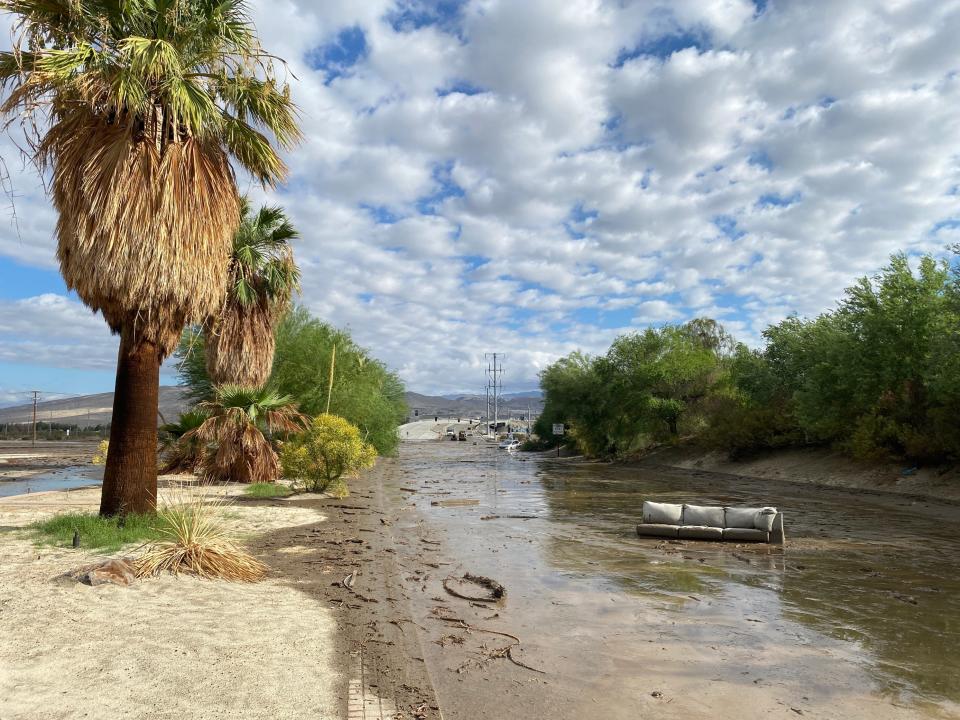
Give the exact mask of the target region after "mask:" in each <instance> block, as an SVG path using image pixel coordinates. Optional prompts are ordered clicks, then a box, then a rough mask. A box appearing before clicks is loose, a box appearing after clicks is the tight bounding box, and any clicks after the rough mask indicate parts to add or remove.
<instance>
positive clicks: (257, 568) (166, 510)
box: [134, 496, 267, 582]
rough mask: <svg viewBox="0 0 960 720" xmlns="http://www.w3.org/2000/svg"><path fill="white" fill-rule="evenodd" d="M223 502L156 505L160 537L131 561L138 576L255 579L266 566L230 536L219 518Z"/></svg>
mask: <svg viewBox="0 0 960 720" xmlns="http://www.w3.org/2000/svg"><path fill="white" fill-rule="evenodd" d="M223 505H224V503H223V501H222V500H217V499H206V500H205V499H204V498H203V497H202V496H201V497H196V498H193V499H189V500H185V501H181V502H174V503H172V504H170V505H163V506H160V507H159V508H157V522H158V525H157V531H158V532H159V533H160V535H161V537H162V539H161V540H157V541H155V542H152V543H150V544H148V545H146V546H145V548H144V551H143V553H142V554H141V555H140V556H139V557H138V558H137V559H136V560H135V561H134V568H135V570H136V574H137V576H138V577H151V576H156V575H160V574H161V573H164V572H170V573H172V574H174V575H179V574H180V573H189V574H191V575H197V576H199V577H202V578H208V579H215V578H216V579H221V580H234V581H238V582H256V581H257V580H260V579H261V578H263V575H264V573H265V572H266V570H267V566H266V565H264V564H263V563H262V562H260V561H259V560H257V559H256V558H255V557H253V556H252V555H250V553H248V552H247V551H246V550H244V549H243V548H242V547H240V545H239V544H238V543H237V542H236V541H235V540H234V539H233V538H232V537H231V536H230V534H229V533H228V532H227V530H226V529H225V528H224V527H223V524H222V521H221V520H220V517H219V515H220V511H221V508H222V507H223Z"/></svg>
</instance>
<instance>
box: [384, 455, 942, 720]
mask: <svg viewBox="0 0 960 720" xmlns="http://www.w3.org/2000/svg"><path fill="white" fill-rule="evenodd" d="M394 462H396V463H397V465H398V468H397V469H398V470H399V472H397V473H394V474H393V475H392V477H394V480H392V481H390V482H387V483H386V484H385V487H384V491H385V493H386V495H387V497H388V498H389V499H390V501H391V503H392V504H393V505H394V506H395V507H401V506H404V505H406V506H407V507H411V505H413V506H415V508H412V507H411V510H413V512H410V513H406V514H405V516H404V519H403V522H402V523H401V525H404V524H405V530H404V527H401V528H398V530H399V531H400V532H404V531H406V532H408V533H409V534H410V535H414V534H418V535H420V536H421V537H424V536H431V537H439V538H441V539H442V540H443V542H444V550H445V552H446V554H447V555H448V556H449V560H450V562H451V571H458V572H459V571H460V570H467V571H470V572H473V573H480V574H484V575H488V576H491V577H494V578H496V579H497V580H499V581H500V582H503V583H504V585H506V586H507V588H508V593H509V594H508V605H509V609H510V613H512V614H511V615H510V616H509V617H510V621H511V622H512V623H513V624H512V626H511V627H514V628H517V631H518V632H520V631H522V632H523V634H524V641H525V644H524V652H525V654H524V657H525V658H526V659H528V661H529V662H530V663H534V662H540V663H542V664H543V666H544V669H547V670H549V671H552V672H553V677H554V678H555V677H557V675H558V674H559V675H561V676H564V673H567V679H566V680H565V681H564V690H566V691H567V692H569V695H570V698H579V697H580V696H583V697H584V698H587V697H589V700H590V701H591V702H592V703H593V705H594V706H596V707H597V708H598V710H599V708H606V710H605V712H604V714H605V716H607V717H614V716H620V714H619V712H615V711H614V710H613V709H612V708H613V706H614V704H615V705H617V707H618V708H619V709H621V710H623V711H624V716H627V715H629V712H632V711H633V710H642V709H644V708H645V707H646V705H644V704H643V703H640V702H639V701H638V702H637V704H636V705H635V707H629V706H624V704H623V698H624V697H626V696H627V695H629V693H630V692H635V693H637V694H641V693H642V694H643V695H644V696H649V695H651V691H652V692H658V691H657V690H656V688H654V687H650V686H648V685H647V686H645V685H643V683H642V681H641V680H640V679H638V678H637V675H638V674H639V673H641V671H642V669H643V668H644V667H649V658H650V654H649V650H648V649H647V648H648V647H652V646H650V645H649V644H650V643H654V644H656V645H660V644H663V650H664V651H665V652H666V651H667V648H668V646H669V645H670V644H671V643H675V644H683V646H685V647H690V648H695V649H698V650H699V649H703V650H704V652H705V653H706V654H707V661H706V662H696V661H694V660H692V659H691V660H690V661H689V662H687V661H685V660H682V661H677V663H681V664H684V663H685V664H684V665H683V669H682V671H680V672H679V673H675V675H685V677H683V678H678V679H677V686H678V687H697V684H696V683H697V682H702V683H703V686H704V687H706V686H707V685H708V684H709V683H712V682H723V683H726V684H727V685H728V686H730V684H731V683H734V684H739V685H740V686H742V687H743V688H745V691H746V692H752V691H753V690H754V686H762V685H767V686H772V687H774V691H771V692H773V695H771V697H772V699H774V700H776V702H777V703H778V704H780V705H783V706H784V708H785V709H787V708H789V709H793V710H794V712H796V713H797V714H802V710H803V708H804V707H805V706H804V703H805V702H806V703H810V707H812V708H813V710H814V712H813V713H812V714H814V715H816V714H817V713H816V708H817V707H818V706H817V702H818V701H820V700H822V699H823V698H824V697H826V696H827V695H833V696H835V701H836V702H838V703H842V701H843V693H847V694H848V695H849V696H850V697H851V698H853V697H859V696H860V695H862V696H863V697H867V698H869V699H870V701H871V702H872V703H881V705H878V706H879V707H883V705H882V703H889V704H890V706H891V707H896V708H907V709H914V710H917V711H920V710H921V709H923V710H924V711H925V712H929V713H930V714H933V715H939V716H943V715H946V716H951V717H952V716H956V714H957V712H958V709H960V651H958V650H957V648H958V646H960V577H958V570H960V568H958V563H960V537H958V535H960V522H958V520H960V508H958V507H957V506H956V505H945V504H940V503H937V502H932V501H924V500H918V499H911V498H904V497H897V496H892V495H886V494H876V493H868V492H861V491H844V490H837V489H827V488H821V487H814V486H810V485H803V484H795V483H789V482H781V481H771V480H754V479H743V478H736V477H732V476H721V475H716V474H710V473H700V472H691V471H683V470H677V469H671V468H662V467H644V466H639V467H638V466H629V467H627V466H612V465H604V464H591V463H581V462H571V461H564V460H560V461H557V460H552V459H550V458H539V457H526V456H524V455H519V456H516V455H508V454H507V453H505V452H502V451H498V450H496V449H494V448H490V447H488V446H484V445H480V444H478V445H473V444H472V443H470V444H467V443H453V442H449V443H440V442H437V443H422V444H421V443H406V444H404V445H403V447H402V449H401V453H400V457H399V459H398V460H396V461H394ZM401 488H405V489H401ZM414 489H415V490H416V491H415V492H411V491H412V490H414ZM644 499H655V500H658V501H668V502H690V503H698V504H716V505H759V504H763V505H775V506H777V507H778V508H779V509H780V510H781V511H782V512H784V516H785V523H786V532H787V538H788V544H787V546H786V547H785V548H778V547H773V546H766V545H763V546H756V545H753V546H747V545H738V546H734V545H729V544H721V543H698V542H664V541H658V540H654V539H646V538H638V537H637V536H636V533H635V530H634V528H635V525H636V522H637V521H638V519H639V516H640V506H641V503H642V501H643V500H644ZM459 500H477V501H478V503H477V504H476V505H473V504H466V503H460V502H440V501H459ZM492 516H493V517H492ZM424 603H425V604H424V606H423V609H424V610H426V607H427V605H428V604H429V603H428V602H427V601H426V600H424ZM424 616H425V615H424ZM504 617H507V616H506V612H505V613H504ZM641 646H642V647H643V648H644V650H643V654H638V651H637V649H638V648H640V647H641ZM656 649H659V648H656ZM432 652H433V654H434V656H435V657H434V663H435V664H437V665H438V666H442V665H443V660H442V658H441V656H440V655H438V652H439V651H436V650H433V651H432ZM714 653H715V654H716V656H717V661H716V663H713V662H712V661H710V660H709V658H710V655H711V654H714ZM753 655H756V657H757V658H758V660H757V662H756V663H752V662H748V663H744V662H743V658H744V657H746V658H750V657H752V656H753ZM731 658H732V660H730V661H729V662H724V661H726V660H728V659H731ZM677 663H675V664H677ZM688 666H689V667H688ZM665 667H667V666H665ZM573 668H575V670H574V669H573ZM664 672H666V671H664ZM435 674H436V673H435ZM617 676H619V679H616V678H617ZM700 676H702V677H700ZM444 677H445V676H444ZM444 677H440V678H439V681H438V691H439V694H440V696H441V697H444V696H446V698H447V699H448V700H450V699H451V698H453V700H452V702H448V704H447V706H450V705H452V706H453V712H451V713H450V714H451V716H454V717H455V716H457V713H456V699H455V696H456V688H455V687H452V684H453V683H454V680H450V679H446V680H445V679H444ZM662 677H667V678H668V680H669V677H672V676H668V675H664V676H662ZM628 678H629V679H628ZM456 680H457V681H458V682H462V680H461V679H460V678H457V679H456ZM515 682H519V681H515ZM522 682H534V680H532V679H531V678H526V679H524V680H523V681H522ZM543 682H546V681H543ZM665 682H666V681H665ZM684 682H686V683H688V684H687V685H684V684H683V683H684ZM691 682H692V684H689V683H691ZM445 684H446V685H447V686H448V687H447V688H446V689H445V687H444V685H445ZM614 691H615V692H616V693H618V694H619V696H620V700H618V701H617V702H616V703H613V704H611V702H612V701H611V700H610V698H609V693H610V692H614ZM734 692H735V688H734ZM555 694H556V693H555ZM556 695H557V697H562V696H563V692H562V691H561V692H559V694H556ZM655 697H656V696H655ZM584 702H586V700H584ZM851 702H852V701H851ZM675 707H676V706H675ZM838 707H839V706H838ZM864 711H865V712H866V711H868V708H865V709H864ZM807 713H808V714H810V713H811V710H810V708H809V707H808V709H807ZM560 714H561V715H562V716H568V715H569V716H577V714H578V713H577V712H572V714H571V713H564V712H563V710H562V708H560ZM494 716H495V715H494ZM907 716H911V713H910V712H909V710H908V715H907Z"/></svg>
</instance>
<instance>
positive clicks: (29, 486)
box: [0, 465, 103, 497]
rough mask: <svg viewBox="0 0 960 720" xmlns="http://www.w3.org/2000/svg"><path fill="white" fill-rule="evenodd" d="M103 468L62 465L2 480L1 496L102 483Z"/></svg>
mask: <svg viewBox="0 0 960 720" xmlns="http://www.w3.org/2000/svg"><path fill="white" fill-rule="evenodd" d="M102 482H103V468H102V467H96V466H92V465H86V466H82V465H81V466H76V467H62V468H57V469H55V470H50V471H48V472H42V473H37V474H35V475H29V476H27V477H18V478H16V479H14V480H0V497H10V496H12V495H25V494H27V493H36V492H47V491H49V490H74V489H76V488H81V487H91V486H94V485H100V484H101V483H102Z"/></svg>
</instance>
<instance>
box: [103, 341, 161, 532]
mask: <svg viewBox="0 0 960 720" xmlns="http://www.w3.org/2000/svg"><path fill="white" fill-rule="evenodd" d="M159 387H160V353H159V351H158V349H157V346H156V345H154V344H153V343H150V342H144V341H141V340H136V339H134V337H133V330H132V329H131V328H124V329H123V331H122V332H121V334H120V353H119V356H118V357H117V384H116V389H115V391H114V394H113V419H112V421H111V425H110V449H109V451H108V452H107V465H106V468H105V469H104V473H103V492H102V494H101V496H100V514H101V515H102V516H112V515H122V514H126V513H145V512H151V511H153V509H154V508H155V506H156V502H157V407H158V402H159V392H160V391H159Z"/></svg>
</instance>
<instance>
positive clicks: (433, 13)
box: [384, 0, 467, 33]
mask: <svg viewBox="0 0 960 720" xmlns="http://www.w3.org/2000/svg"><path fill="white" fill-rule="evenodd" d="M466 4H467V3H466V0H399V1H398V2H397V4H396V5H395V6H394V7H393V8H392V9H391V10H389V11H387V14H386V15H385V16H384V19H385V20H386V21H387V22H388V23H390V27H392V28H393V29H394V30H395V31H396V32H411V31H413V30H419V29H420V28H424V27H429V26H431V25H436V26H438V27H439V28H440V29H441V30H444V31H446V32H454V33H456V32H458V31H459V25H460V16H461V15H462V13H463V8H464V6H465V5H466Z"/></svg>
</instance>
